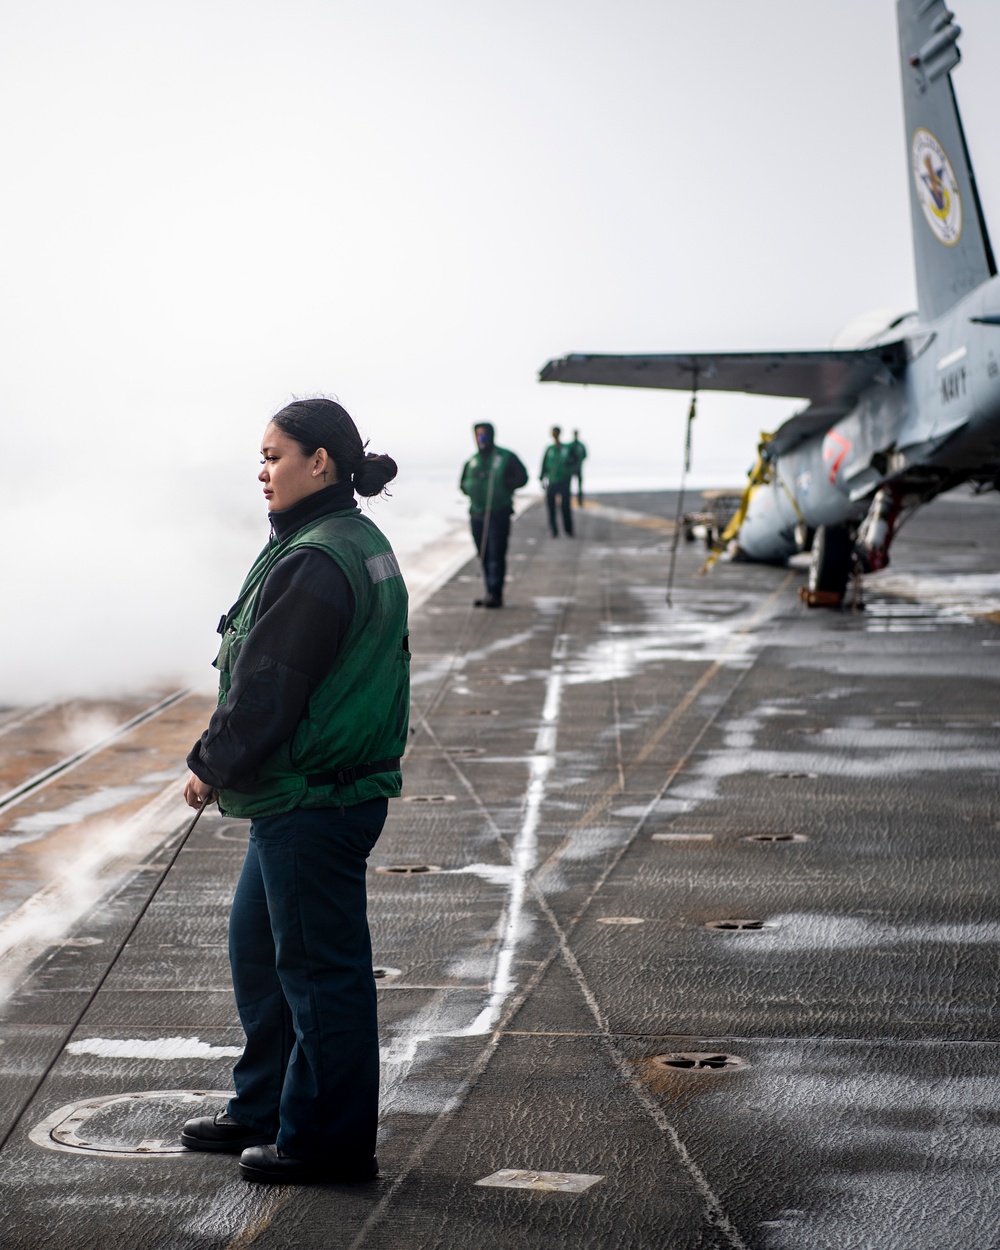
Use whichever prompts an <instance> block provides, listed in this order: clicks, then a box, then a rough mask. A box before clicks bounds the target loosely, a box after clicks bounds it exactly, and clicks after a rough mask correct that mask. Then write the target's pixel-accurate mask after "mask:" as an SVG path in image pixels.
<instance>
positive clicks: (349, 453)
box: [271, 399, 396, 498]
mask: <svg viewBox="0 0 1000 1250" xmlns="http://www.w3.org/2000/svg"><path fill="white" fill-rule="evenodd" d="M271 420H272V422H273V423H274V424H275V425H276V426H277V427H278V429H279V430H281V432H282V433H283V434H287V435H288V437H289V438H292V439H294V440H295V441H296V442H297V443H298V445H299V446H300V447H301V448H302V451H303V453H304V454H305V455H307V456H311V455H312V454H313V453H314V452H316V451H318V450H319V449H320V447H323V448H324V449H325V450H326V454H327V455H328V456H329V457H330V459H331V460H332V461H333V463H334V464H335V465H336V466H337V480H338V481H340V482H348V481H349V482H351V483H352V485H353V486H354V489H355V491H356V492H357V493H358V494H359V495H363V496H364V497H365V498H370V497H371V496H372V495H378V494H379V493H380V492H381V491H383V490H384V489H385V487H386V485H387V483H389V482H391V481H392V479H393V478H394V477H395V476H396V462H395V460H393V458H392V457H391V456H376V455H374V454H373V453H372V452H368V453H367V454H366V452H365V447H366V444H365V443H363V442H362V441H361V435H360V434H359V433H358V427H357V426H356V425H355V424H354V422H353V421H352V420H351V417H350V415H349V414H348V412H347V410H346V408H342V407H341V406H340V404H338V403H336V402H335V401H334V400H332V399H296V400H295V401H294V402H293V403H291V404H287V405H286V406H285V407H284V408H282V410H281V411H280V412H277V413H275V415H274V416H273V417H272V418H271Z"/></svg>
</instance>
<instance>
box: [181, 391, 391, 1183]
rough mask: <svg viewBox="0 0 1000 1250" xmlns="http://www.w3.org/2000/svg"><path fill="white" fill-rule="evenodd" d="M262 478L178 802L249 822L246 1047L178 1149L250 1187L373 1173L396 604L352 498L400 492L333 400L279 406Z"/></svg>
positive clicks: (241, 978)
mask: <svg viewBox="0 0 1000 1250" xmlns="http://www.w3.org/2000/svg"><path fill="white" fill-rule="evenodd" d="M261 454H262V456H263V466H264V467H263V468H262V469H261V471H260V474H259V475H258V476H259V479H260V481H261V482H263V484H264V495H265V498H266V499H267V506H268V510H269V512H270V517H271V530H272V533H271V539H270V541H269V542H268V544H267V546H266V547H265V548H264V550H263V551H262V552H261V554H260V555H259V556H258V557H257V560H256V562H255V563H254V565H253V567H252V568H251V570H250V572H249V574H248V576H247V579H246V581H245V582H244V584H243V589H242V590H241V592H240V596H239V598H238V599H237V601H236V603H235V604H234V606H233V607H232V608H231V609H230V610H229V612H228V613H227V614H226V616H225V617H224V618H223V620H222V622H221V624H220V627H219V629H220V633H221V634H222V647H221V650H220V651H219V655H218V658H217V659H216V661H215V664H216V667H217V668H218V669H219V672H220V693H219V706H218V708H217V709H216V711H215V713H214V715H213V716H212V719H211V721H210V722H209V726H208V729H207V730H206V731H205V733H204V734H202V736H201V738H200V739H199V741H198V742H197V743H196V744H195V746H194V748H193V749H192V751H191V754H190V755H189V756H188V766H189V768H190V769H191V772H190V773H189V775H188V781H187V785H186V787H185V791H184V797H185V799H186V800H187V802H188V804H189V805H190V806H191V807H199V806H201V805H202V804H204V803H206V802H209V801H211V799H213V798H214V797H216V795H217V796H218V800H219V807H220V809H221V810H222V812H223V814H224V815H226V816H236V817H248V818H249V819H250V840H249V846H248V849H247V855H246V861H245V863H244V866H243V872H242V875H241V876H240V880H239V884H238V885H237V887H236V896H235V898H234V900H233V906H232V913H231V916H230V925H229V958H230V964H231V967H232V974H233V986H234V989H235V992H236V1004H237V1007H238V1009H239V1014H240V1020H241V1021H242V1024H243V1029H244V1032H245V1033H246V1046H245V1048H244V1051H243V1055H242V1057H241V1058H240V1059H239V1061H238V1062H237V1064H236V1066H235V1068H234V1071H233V1079H234V1084H235V1087H236V1094H235V1097H233V1098H232V1099H231V1100H230V1102H229V1104H228V1106H227V1108H226V1110H225V1112H220V1113H219V1114H218V1115H216V1116H214V1117H211V1116H209V1117H202V1118H199V1119H194V1120H189V1121H188V1123H187V1124H186V1125H185V1126H184V1132H183V1134H182V1136H181V1141H182V1142H183V1144H184V1145H185V1146H187V1147H188V1148H189V1149H191V1150H209V1151H229V1152H233V1153H239V1152H241V1151H242V1157H241V1159H240V1170H241V1172H242V1173H243V1175H244V1176H245V1177H246V1178H247V1179H248V1180H255V1181H264V1182H270V1181H308V1180H315V1179H327V1180H339V1181H362V1180H369V1179H371V1178H372V1177H374V1176H376V1175H377V1173H378V1162H377V1160H376V1158H375V1132H376V1126H377V1119H378V1079H379V1049H378V1023H377V1019H376V991H375V979H374V975H373V972H372V956H371V940H370V938H369V933H368V922H367V916H366V905H367V900H366V891H365V861H366V859H367V857H368V854H369V852H370V851H371V849H372V847H373V846H374V845H375V841H376V839H377V838H378V836H379V834H380V833H381V831H382V826H383V824H384V823H385V818H386V810H387V806H388V800H389V799H390V798H394V797H395V796H397V795H398V794H399V792H400V786H401V776H400V756H401V755H402V754H403V750H404V747H405V745H406V735H407V722H408V716H409V659H410V656H409V644H408V639H407V597H406V588H405V587H404V585H403V579H402V577H401V576H400V573H399V566H398V564H397V563H396V557H395V556H394V555H393V553H392V550H391V548H390V546H389V543H388V542H387V541H386V539H385V537H384V536H383V535H382V533H381V532H380V531H379V530H378V529H377V528H376V526H375V525H374V524H373V523H372V522H371V521H370V520H369V519H368V517H366V516H365V515H363V514H362V512H361V511H360V510H359V509H358V508H357V506H356V505H355V500H354V495H355V492H357V493H358V494H359V495H364V496H370V495H377V494H378V493H379V492H380V491H381V490H382V489H383V487H384V486H385V485H386V483H387V482H389V481H391V480H392V478H394V477H395V475H396V465H395V463H394V461H393V460H391V459H390V458H389V457H388V456H376V455H371V454H369V455H366V454H365V449H364V445H363V444H362V442H361V437H360V435H359V434H358V431H357V428H356V427H355V425H354V422H353V421H352V420H351V418H350V417H349V416H348V414H347V413H346V412H345V411H344V409H343V408H342V407H341V406H340V405H339V404H337V403H334V402H333V401H332V400H328V399H312V400H303V401H298V402H296V403H293V404H289V405H288V407H287V408H283V409H282V410H281V411H280V412H279V413H278V414H277V415H276V416H275V417H274V418H273V419H272V421H271V422H270V424H269V425H268V427H267V429H266V430H265V432H264V439H263V444H262V447H261Z"/></svg>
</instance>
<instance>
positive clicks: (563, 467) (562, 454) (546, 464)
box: [542, 443, 580, 486]
mask: <svg viewBox="0 0 1000 1250" xmlns="http://www.w3.org/2000/svg"><path fill="white" fill-rule="evenodd" d="M579 467H580V463H579V461H578V460H577V457H576V452H574V451H573V449H572V444H571V445H570V446H569V447H567V446H566V444H565V443H560V444H559V446H558V447H557V446H556V445H555V443H553V444H552V446H551V447H546V449H545V457H544V459H543V460H542V477H545V478H548V480H549V485H551V486H559V485H561V484H562V483H563V482H568V481H569V480H570V478H571V477H572V476H573V474H574V473H575V472H576V471H577V469H578V468H579Z"/></svg>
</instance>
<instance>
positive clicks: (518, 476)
mask: <svg viewBox="0 0 1000 1250" xmlns="http://www.w3.org/2000/svg"><path fill="white" fill-rule="evenodd" d="M472 431H473V434H474V435H475V439H476V447H477V448H478V451H477V452H476V454H475V455H474V456H473V457H472V459H471V460H466V462H465V464H464V465H463V466H462V477H461V480H460V481H459V489H460V490H461V492H462V494H463V495H468V496H469V523H470V525H471V527H472V541H473V542H474V543H475V544H476V550H477V551H478V552H479V559H480V562H481V564H482V566H483V580H484V581H485V583H486V595H485V597H484V598H482V599H476V600H475V606H476V607H477V608H502V607H503V583H504V578H505V577H506V575H507V540H508V538H509V537H510V518H511V514H512V513H513V511H514V503H513V499H514V491H516V490H518V489H519V488H520V487H521V486H524V485H525V483H526V482H527V481H528V470H527V469H526V468H525V467H524V465H523V464H522V463H521V461H520V460H519V459H518V458H517V456H515V455H514V453H513V452H512V451H508V450H507V448H506V447H497V445H496V444H495V443H494V441H493V426H492V425H490V423H489V422H488V421H482V422H480V423H479V424H478V425H474V426H473V427H472Z"/></svg>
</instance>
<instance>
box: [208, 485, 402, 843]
mask: <svg viewBox="0 0 1000 1250" xmlns="http://www.w3.org/2000/svg"><path fill="white" fill-rule="evenodd" d="M302 547H316V548H318V549H319V550H320V551H325V552H326V554H327V555H328V556H329V557H330V558H331V559H332V560H335V561H336V562H337V564H338V565H339V566H340V568H341V569H342V570H343V572H344V575H345V577H346V578H347V580H348V582H349V584H350V587H351V591H352V592H353V594H354V619H353V620H352V621H351V624H350V627H349V628H348V630H347V634H346V636H345V638H344V640H343V644H342V646H341V649H340V652H339V654H338V655H337V658H336V660H335V662H334V665H333V668H332V669H331V671H330V672H329V673H328V674H327V676H326V677H325V678H324V679H323V681H322V682H320V684H319V686H317V688H316V689H315V690H314V691H313V693H312V695H311V697H310V699H309V703H308V705H307V707H306V711H305V715H304V716H303V717H302V719H301V720H300V721H299V724H298V726H297V727H296V729H295V732H294V733H293V734H292V736H291V738H289V739H288V740H287V741H285V742H283V743H282V744H281V745H280V746H279V747H277V748H276V749H275V750H274V751H272V752H271V754H270V755H269V756H267V758H266V759H265V760H264V762H263V763H262V764H261V766H260V768H259V769H258V770H257V773H256V776H255V777H254V780H253V783H252V785H250V786H249V787H248V788H247V789H246V790H222V791H221V792H220V794H219V807H220V809H221V810H222V812H223V813H224V814H225V815H226V816H239V817H250V818H253V817H255V816H274V815H277V814H278V813H280V812H290V811H292V810H293V809H294V808H296V807H340V806H345V807H349V806H351V805H352V804H355V803H364V802H367V800H369V799H377V798H395V797H396V796H397V795H398V794H399V792H400V789H401V787H402V776H401V774H400V772H399V771H398V770H397V771H394V772H384V773H375V774H374V775H373V776H371V777H362V778H359V779H358V780H357V781H354V782H351V783H349V784H347V785H343V786H336V785H320V786H309V785H308V784H307V782H306V777H307V776H310V775H313V774H316V773H328V772H337V771H339V770H341V769H343V768H349V767H351V766H354V767H359V766H361V765H363V764H369V763H375V762H376V761H378V760H383V759H395V758H397V757H398V756H401V755H402V754H403V751H404V750H405V748H406V735H407V729H408V725H409V712H410V653H409V651H408V650H407V649H406V637H407V624H406V609H407V596H406V587H405V585H404V584H403V579H402V577H401V576H400V573H399V566H398V565H397V563H396V557H395V556H394V555H393V554H392V548H391V547H390V546H389V543H388V541H387V539H386V538H385V536H384V535H383V534H382V532H381V531H380V530H379V529H378V528H377V526H375V525H374V524H373V523H372V522H371V521H369V520H368V518H367V517H366V516H364V515H362V513H361V511H360V509H359V508H351V509H349V510H347V511H344V512H333V513H331V514H330V515H328V516H325V517H322V518H320V519H319V520H318V521H313V522H311V523H310V524H308V525H305V526H303V528H302V529H301V530H298V531H297V532H296V533H295V534H293V535H292V536H291V537H290V538H288V539H287V540H286V541H285V542H274V541H272V542H271V543H269V544H268V546H267V547H265V548H264V550H263V551H262V552H261V553H260V555H259V556H258V557H257V559H256V561H255V562H254V565H253V567H252V568H251V570H250V572H249V574H248V575H247V579H246V581H245V582H244V583H243V588H242V590H241V591H240V597H239V598H238V599H237V601H236V603H235V605H234V606H233V607H232V608H231V609H230V611H229V613H228V615H227V616H226V619H225V623H224V625H223V638H222V647H221V649H220V651H219V654H218V656H217V658H216V660H215V667H216V668H217V669H218V670H219V672H220V678H219V702H220V703H224V702H225V701H226V697H227V695H228V693H229V686H230V674H231V672H232V669H233V666H234V664H235V663H236V659H237V657H238V656H239V653H240V648H241V647H242V645H243V640H244V639H245V638H246V636H247V634H248V633H249V632H250V629H251V628H252V626H253V623H254V620H255V619H256V615H257V606H258V603H259V601H260V592H261V588H262V587H263V585H264V579H265V578H266V577H267V574H268V573H269V572H270V571H271V569H272V568H273V567H274V566H275V564H277V562H278V561H279V560H281V559H283V558H284V557H285V556H287V555H289V554H290V553H291V552H292V551H297V550H299V549H300V548H302Z"/></svg>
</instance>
